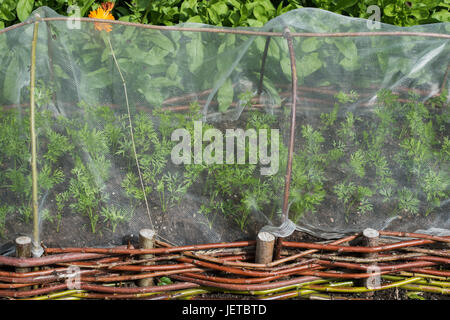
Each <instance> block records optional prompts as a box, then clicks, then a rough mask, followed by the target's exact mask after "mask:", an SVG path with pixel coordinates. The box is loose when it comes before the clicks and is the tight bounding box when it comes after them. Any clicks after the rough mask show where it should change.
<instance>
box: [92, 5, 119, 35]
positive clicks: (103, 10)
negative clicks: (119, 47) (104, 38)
mask: <svg viewBox="0 0 450 320" xmlns="http://www.w3.org/2000/svg"><path fill="white" fill-rule="evenodd" d="M113 7H114V3H112V2H103V3H102V5H101V7H98V9H97V10H94V11H91V12H90V13H89V18H93V19H105V20H115V19H114V16H113V15H112V14H111V10H112V9H113ZM94 25H95V29H96V30H99V31H102V30H105V31H106V32H110V31H111V30H112V27H111V25H110V24H107V23H99V22H95V23H94Z"/></svg>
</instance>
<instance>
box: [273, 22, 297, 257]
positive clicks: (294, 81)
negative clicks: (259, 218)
mask: <svg viewBox="0 0 450 320" xmlns="http://www.w3.org/2000/svg"><path fill="white" fill-rule="evenodd" d="M283 35H284V37H285V38H286V41H287V44H288V48H289V58H290V61H291V77H292V94H291V98H292V106H291V127H290V133H289V145H288V160H287V165H286V176H285V181H284V196H283V208H282V214H283V223H284V222H286V221H287V219H288V207H289V193H290V186H291V175H292V159H293V157H294V142H295V117H296V114H297V112H296V105H297V65H296V61H295V52H294V44H293V41H292V36H291V31H290V30H289V28H288V27H286V28H285V29H284V33H283ZM280 253H281V238H277V241H276V243H275V250H274V259H275V260H278V259H279V258H280Z"/></svg>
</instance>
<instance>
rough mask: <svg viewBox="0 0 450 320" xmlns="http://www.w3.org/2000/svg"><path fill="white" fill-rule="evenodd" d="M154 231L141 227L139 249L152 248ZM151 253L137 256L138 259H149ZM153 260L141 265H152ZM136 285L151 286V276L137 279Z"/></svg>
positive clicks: (151, 255)
mask: <svg viewBox="0 0 450 320" xmlns="http://www.w3.org/2000/svg"><path fill="white" fill-rule="evenodd" d="M155 235H156V232H155V231H154V230H152V229H142V230H141V231H139V248H140V249H152V248H153V247H154V244H155ZM151 258H153V254H143V255H141V256H139V259H151ZM152 264H154V263H153V262H146V263H144V264H143V265H152ZM137 285H138V287H148V286H153V285H154V281H153V278H145V279H140V280H138V281H137Z"/></svg>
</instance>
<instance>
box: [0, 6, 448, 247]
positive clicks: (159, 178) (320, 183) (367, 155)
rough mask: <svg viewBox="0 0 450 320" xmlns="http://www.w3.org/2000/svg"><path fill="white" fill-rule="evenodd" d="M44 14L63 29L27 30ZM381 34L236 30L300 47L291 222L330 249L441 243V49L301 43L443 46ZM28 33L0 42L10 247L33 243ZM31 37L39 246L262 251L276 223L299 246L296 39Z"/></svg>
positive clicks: (91, 28)
mask: <svg viewBox="0 0 450 320" xmlns="http://www.w3.org/2000/svg"><path fill="white" fill-rule="evenodd" d="M36 14H38V15H39V17H40V18H57V17H59V16H58V15H57V14H55V13H54V12H53V11H52V10H50V9H48V8H41V9H39V10H38V11H37V12H35V14H34V15H32V18H31V19H36ZM370 26H371V24H370V21H367V20H362V19H353V18H347V17H343V16H340V15H336V14H332V13H329V12H326V11H322V10H317V9H299V10H295V11H292V12H289V13H286V14H284V15H282V16H280V17H278V18H276V19H274V20H272V21H270V22H269V23H267V24H266V25H265V26H264V27H263V28H261V29H258V30H257V29H233V30H252V31H271V32H278V33H282V32H284V30H285V28H286V27H289V30H290V32H291V33H292V34H293V35H294V36H293V47H294V51H295V57H296V67H297V69H296V70H297V76H298V94H297V113H296V128H295V147H294V156H293V169H292V177H291V184H290V195H289V219H290V220H291V221H292V222H293V223H294V226H296V228H298V229H299V230H304V231H307V232H310V233H313V234H315V235H318V236H322V237H334V236H337V235H340V234H343V233H347V232H353V231H360V230H362V229H364V228H366V227H371V228H375V229H383V228H389V229H393V230H402V231H415V230H422V231H424V232H427V231H433V232H435V233H436V232H437V233H440V234H446V232H447V233H448V230H449V229H450V215H449V208H450V207H449V205H450V204H449V199H448V198H449V184H450V182H449V171H448V169H449V159H450V142H449V139H448V133H449V113H448V112H449V108H448V102H449V100H448V98H447V95H446V93H447V92H448V88H449V82H448V81H447V80H446V77H447V73H448V63H449V61H448V57H449V49H450V46H449V39H448V37H447V38H445V37H439V36H430V35H424V36H413V35H409V36H405V35H386V34H385V35H379V36H367V35H365V36H356V37H353V36H346V37H331V36H330V37H322V36H319V35H318V36H314V37H312V36H309V37H307V36H303V37H302V36H296V35H295V32H298V33H300V32H301V33H331V32H342V33H352V32H371V31H372V32H400V33H401V32H404V31H408V32H417V33H427V34H429V33H433V34H443V35H445V34H448V31H449V30H450V27H449V24H433V25H424V26H417V27H410V28H400V27H395V26H390V25H384V24H381V25H380V26H379V28H378V29H373V28H372V29H370ZM179 27H183V28H188V27H189V28H196V29H199V28H203V29H205V28H207V29H215V30H216V31H217V30H224V29H219V28H214V27H211V26H206V25H199V24H184V25H179V26H176V28H179ZM35 28H36V24H34V23H28V24H24V25H22V26H20V27H16V28H11V29H9V30H7V31H6V32H3V33H1V34H0V48H1V50H0V60H1V61H2V63H1V65H0V92H1V93H0V105H1V106H2V108H1V109H0V110H1V112H0V124H1V125H0V168H1V170H0V232H1V235H2V238H1V240H0V244H1V243H3V242H6V240H8V239H13V238H14V237H16V236H18V235H19V234H28V235H31V233H32V223H33V221H32V220H33V218H32V209H31V182H32V178H31V169H30V159H31V152H30V141H31V139H30V70H31V68H32V66H31V48H32V42H33V32H34V30H35ZM99 29H106V30H99ZM225 30H231V29H225ZM37 32H38V38H37V42H36V44H37V45H36V60H35V69H36V81H35V84H34V86H35V89H34V90H35V103H36V108H37V112H36V124H35V125H36V133H37V150H38V152H37V165H38V186H39V189H38V191H39V192H38V197H39V201H38V204H39V217H40V220H39V225H40V238H41V240H42V241H43V242H44V243H45V244H47V245H60V246H69V245H70V246H75V245H76V246H93V245H113V244H120V243H121V242H122V241H123V238H124V236H127V235H130V234H137V232H138V231H139V230H140V229H142V228H154V229H155V230H156V231H157V233H158V235H159V236H160V237H161V238H162V239H165V240H168V241H170V242H172V243H175V244H179V245H181V244H188V243H189V244H192V243H204V242H221V241H235V240H239V239H244V238H245V239H247V238H252V237H254V235H255V233H256V232H258V231H259V230H260V229H261V228H262V227H264V226H272V229H271V230H272V231H273V232H274V233H277V232H281V231H280V229H279V228H277V227H278V226H280V225H282V223H283V222H285V223H284V224H283V225H284V226H285V227H286V226H291V228H287V229H289V230H290V231H288V233H289V232H291V231H292V230H291V229H293V228H292V225H291V224H289V223H288V224H286V223H287V222H286V221H284V219H283V216H282V213H281V211H282V210H281V208H282V204H283V195H284V186H285V174H286V163H287V159H288V147H287V145H288V144H287V143H288V140H289V133H290V111H291V106H292V98H291V85H292V77H291V63H290V58H289V49H288V43H287V41H286V38H285V37H283V36H282V35H281V34H279V35H278V36H273V37H271V39H270V41H268V40H267V39H268V37H267V35H255V34H251V33H248V34H245V33H243V34H238V33H225V32H212V31H210V32H208V31H207V32H199V31H198V30H197V31H196V30H190V31H187V30H186V29H185V30H174V29H170V28H165V29H161V30H157V29H153V28H150V27H149V28H145V27H142V26H141V27H139V26H133V25H126V24H114V23H110V24H105V23H102V24H100V23H98V22H97V23H94V22H88V21H67V20H65V19H53V20H52V19H48V20H39V23H38V24H37ZM266 44H267V49H268V50H267V57H266V59H264V58H263V56H264V51H265V50H264V49H265V47H266ZM262 65H264V68H263V70H264V71H263V81H262V86H261V87H260V78H261V74H262ZM239 133H243V135H240V136H239ZM241 138H242V139H241ZM239 139H241V140H239ZM245 139H247V140H245ZM202 140H203V141H202ZM182 141H184V142H185V143H184V144H183V145H181V142H182ZM232 141H233V142H234V146H233V148H232V149H230V148H231V147H230V145H231V142H232ZM242 141H247V143H246V144H242ZM227 142H230V145H227ZM186 146H187V147H186ZM264 147H266V148H264ZM183 148H184V149H183ZM174 150H176V151H178V152H175V151H174ZM187 151H189V152H187ZM174 155H175V156H177V155H183V156H184V158H180V157H178V158H176V157H175V158H176V159H178V161H177V160H176V159H175V160H174ZM239 156H241V158H239ZM227 157H229V158H227ZM180 159H182V160H183V161H182V162H181V163H180ZM238 159H240V160H239V161H238ZM268 168H272V169H273V170H272V171H270V170H269V171H268V170H267V169H268ZM287 229H285V230H287Z"/></svg>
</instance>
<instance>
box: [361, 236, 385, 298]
mask: <svg viewBox="0 0 450 320" xmlns="http://www.w3.org/2000/svg"><path fill="white" fill-rule="evenodd" d="M363 236H364V244H365V245H366V246H368V247H377V246H378V245H379V238H380V233H379V232H378V231H377V230H375V229H371V228H367V229H364V231H363ZM365 256H366V257H367V258H377V256H378V253H377V252H370V253H367V254H365ZM379 270H380V269H379V268H378V267H377V264H376V262H375V263H373V264H370V266H369V268H368V269H367V272H368V273H374V274H376V273H377V272H379ZM364 286H365V287H366V288H368V289H375V288H378V287H380V286H381V275H374V276H371V277H369V278H366V279H364ZM366 296H367V297H373V291H370V292H367V293H366Z"/></svg>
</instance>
